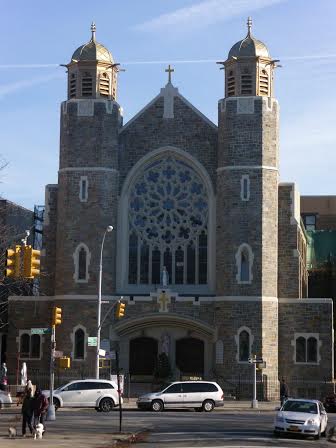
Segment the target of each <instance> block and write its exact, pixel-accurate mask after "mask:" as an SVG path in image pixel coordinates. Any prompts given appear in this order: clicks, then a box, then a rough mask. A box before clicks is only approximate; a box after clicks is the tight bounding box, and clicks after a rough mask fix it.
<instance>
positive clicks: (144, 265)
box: [129, 156, 208, 284]
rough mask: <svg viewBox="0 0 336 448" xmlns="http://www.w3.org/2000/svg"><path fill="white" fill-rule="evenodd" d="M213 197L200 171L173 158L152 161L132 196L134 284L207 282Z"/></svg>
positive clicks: (131, 270)
mask: <svg viewBox="0 0 336 448" xmlns="http://www.w3.org/2000/svg"><path fill="white" fill-rule="evenodd" d="M207 227H208V200H207V192H206V187H205V185H204V183H203V181H202V179H201V178H200V176H199V175H198V174H197V173H196V172H195V171H194V170H193V169H192V168H191V167H190V166H189V165H188V164H187V163H185V162H184V161H182V160H180V159H177V158H174V157H171V156H170V157H167V158H165V159H160V160H156V161H155V162H153V163H151V164H149V165H147V166H146V167H145V168H144V170H143V171H141V172H140V173H139V174H138V175H137V177H136V179H135V180H134V182H133V186H132V188H131V190H130V195H129V235H130V237H129V283H133V284H136V283H145V284H148V283H149V284H159V283H160V272H161V271H162V268H163V266H166V269H167V271H168V273H169V283H171V284H179V283H180V284H183V283H189V284H195V283H196V284H197V283H203V284H204V283H207Z"/></svg>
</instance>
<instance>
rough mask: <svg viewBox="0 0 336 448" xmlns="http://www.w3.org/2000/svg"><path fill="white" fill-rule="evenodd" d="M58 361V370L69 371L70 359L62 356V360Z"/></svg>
mask: <svg viewBox="0 0 336 448" xmlns="http://www.w3.org/2000/svg"><path fill="white" fill-rule="evenodd" d="M57 359H58V367H59V368H60V369H70V358H68V357H67V356H62V358H57Z"/></svg>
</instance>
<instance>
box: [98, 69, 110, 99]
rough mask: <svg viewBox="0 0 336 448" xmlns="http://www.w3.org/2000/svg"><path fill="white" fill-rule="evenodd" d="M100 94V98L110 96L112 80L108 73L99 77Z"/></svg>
mask: <svg viewBox="0 0 336 448" xmlns="http://www.w3.org/2000/svg"><path fill="white" fill-rule="evenodd" d="M99 93H100V96H109V95H110V78H109V75H108V74H107V73H102V74H101V75H100V77H99Z"/></svg>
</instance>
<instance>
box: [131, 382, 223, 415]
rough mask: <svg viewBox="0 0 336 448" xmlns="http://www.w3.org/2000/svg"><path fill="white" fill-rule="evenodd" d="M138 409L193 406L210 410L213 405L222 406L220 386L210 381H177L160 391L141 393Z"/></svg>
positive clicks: (158, 409)
mask: <svg viewBox="0 0 336 448" xmlns="http://www.w3.org/2000/svg"><path fill="white" fill-rule="evenodd" d="M137 406H138V408H139V409H150V410H152V411H155V412H160V411H162V410H163V409H172V408H194V409H195V410H196V411H204V412H211V411H212V410H213V408H214V407H215V406H224V394H223V391H222V389H221V387H220V386H219V385H218V384H217V383H214V382H210V381H178V382H175V383H172V384H170V385H169V386H168V387H166V388H164V389H163V390H161V391H160V392H153V393H150V394H145V395H142V396H140V397H139V398H138V400H137Z"/></svg>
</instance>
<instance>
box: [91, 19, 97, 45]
mask: <svg viewBox="0 0 336 448" xmlns="http://www.w3.org/2000/svg"><path fill="white" fill-rule="evenodd" d="M91 33H92V37H91V40H93V41H95V40H96V24H95V23H94V22H92V23H91Z"/></svg>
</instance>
